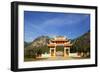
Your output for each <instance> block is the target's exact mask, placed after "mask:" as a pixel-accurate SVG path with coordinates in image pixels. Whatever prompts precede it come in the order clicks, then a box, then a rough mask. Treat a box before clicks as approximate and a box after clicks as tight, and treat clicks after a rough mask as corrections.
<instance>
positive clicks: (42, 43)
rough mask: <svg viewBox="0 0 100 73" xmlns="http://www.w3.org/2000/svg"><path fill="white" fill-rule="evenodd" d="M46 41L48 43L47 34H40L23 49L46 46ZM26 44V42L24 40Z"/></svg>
mask: <svg viewBox="0 0 100 73" xmlns="http://www.w3.org/2000/svg"><path fill="white" fill-rule="evenodd" d="M47 43H49V37H48V36H40V37H37V38H36V39H35V40H33V41H32V42H31V43H30V44H29V45H28V46H27V47H25V49H33V48H40V47H43V46H46V45H47ZM24 44H25V45H26V43H25V42H24Z"/></svg>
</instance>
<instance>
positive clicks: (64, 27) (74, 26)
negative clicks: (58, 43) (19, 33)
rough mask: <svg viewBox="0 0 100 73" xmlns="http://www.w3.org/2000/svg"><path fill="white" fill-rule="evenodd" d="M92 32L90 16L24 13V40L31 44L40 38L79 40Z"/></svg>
mask: <svg viewBox="0 0 100 73" xmlns="http://www.w3.org/2000/svg"><path fill="white" fill-rule="evenodd" d="M89 30H90V15H89V14H79V13H58V12H57V13H56V12H34V11H24V40H25V41H26V42H31V41H33V40H34V39H35V38H37V37H39V36H43V35H44V36H49V37H54V36H66V37H67V38H69V39H74V38H77V37H79V36H81V35H83V34H84V33H86V32H87V31H89Z"/></svg>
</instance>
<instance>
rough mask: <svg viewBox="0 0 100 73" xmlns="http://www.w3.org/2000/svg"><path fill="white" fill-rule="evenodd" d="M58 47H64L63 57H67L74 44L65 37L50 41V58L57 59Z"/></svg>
mask: <svg viewBox="0 0 100 73" xmlns="http://www.w3.org/2000/svg"><path fill="white" fill-rule="evenodd" d="M57 46H63V47H64V48H63V56H64V57H67V56H69V53H70V47H71V46H72V44H71V43H70V40H68V39H66V38H65V37H61V36H60V37H55V38H53V39H51V40H50V41H49V44H48V47H49V48H50V56H51V57H55V56H56V52H57Z"/></svg>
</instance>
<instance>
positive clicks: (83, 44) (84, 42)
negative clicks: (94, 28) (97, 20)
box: [72, 31, 90, 52]
mask: <svg viewBox="0 0 100 73" xmlns="http://www.w3.org/2000/svg"><path fill="white" fill-rule="evenodd" d="M72 43H73V46H72V48H73V49H74V50H73V51H84V52H85V51H88V52H90V31H88V32H87V33H85V34H83V35H82V36H80V37H78V38H76V39H74V40H72Z"/></svg>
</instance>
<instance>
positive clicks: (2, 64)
mask: <svg viewBox="0 0 100 73" xmlns="http://www.w3.org/2000/svg"><path fill="white" fill-rule="evenodd" d="M11 1H14V0H0V73H11V71H10V70H9V69H10V29H11V27H10V26H11V25H10V17H11V15H10V2H11ZM17 1H18V0H17ZM21 1H34V2H47V3H62V4H63V3H65V4H78V5H94V6H95V5H97V6H98V9H99V10H98V11H99V12H98V13H100V5H99V3H100V0H21ZM98 16H99V17H98V19H99V18H100V14H98ZM99 23H100V22H98V24H99ZM98 28H100V25H99V27H98ZM99 31H100V29H99ZM98 37H100V34H99V35H98ZM98 40H100V38H99V39H98ZM99 48H100V46H99ZM99 48H98V51H99V52H100V49H99ZM99 55H100V53H99ZM99 60H100V58H99ZM99 64H100V63H99ZM99 68H100V66H99V67H91V68H74V69H60V70H45V71H35V72H36V73H40V72H41V73H44V72H47V73H51V72H52V73H55V72H56V73H57V72H59V73H61V72H64V73H66V72H67V73H80V72H81V73H87V72H88V73H89V72H95V73H98V72H100V71H99ZM30 73H32V71H30Z"/></svg>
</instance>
